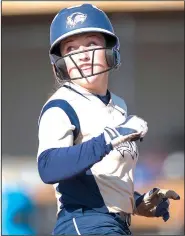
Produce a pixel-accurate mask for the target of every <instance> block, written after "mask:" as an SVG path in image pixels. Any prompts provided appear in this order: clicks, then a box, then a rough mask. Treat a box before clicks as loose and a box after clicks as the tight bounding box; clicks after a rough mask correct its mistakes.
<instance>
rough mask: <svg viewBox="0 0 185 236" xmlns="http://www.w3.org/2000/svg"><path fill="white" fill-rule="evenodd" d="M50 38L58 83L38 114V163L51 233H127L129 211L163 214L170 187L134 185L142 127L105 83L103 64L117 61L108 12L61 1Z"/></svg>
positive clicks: (144, 130) (106, 71) (113, 65)
mask: <svg viewBox="0 0 185 236" xmlns="http://www.w3.org/2000/svg"><path fill="white" fill-rule="evenodd" d="M50 40H51V47H50V51H49V55H50V59H51V63H52V67H53V71H54V74H55V77H56V81H57V83H58V85H59V88H58V89H57V91H56V92H55V93H54V94H53V95H52V96H51V97H50V98H49V100H48V101H47V102H46V103H45V104H44V106H43V108H42V110H41V114H40V117H39V134H38V136H39V148H38V170H39V174H40V177H41V179H42V180H43V182H44V183H46V184H52V185H53V186H54V188H55V191H56V198H57V204H58V212H57V222H56V225H55V228H54V230H53V235H58V234H60V235H83V234H86V235H93V234H94V235H96V234H97V235H98V234H99V235H101V234H102V235H105V234H106V235H108V234H113V235H129V234H131V232H130V230H129V226H130V215H131V214H138V215H142V216H146V217H160V216H161V217H163V219H164V220H165V221H166V220H168V219H169V211H168V207H169V200H168V199H169V198H172V199H179V196H178V194H177V193H175V192H174V191H171V190H165V189H159V188H154V189H152V190H151V191H149V192H148V193H146V194H139V193H138V192H136V191H134V169H135V166H136V162H137V160H138V150H137V145H136V143H137V142H139V140H140V139H142V138H143V137H144V136H145V135H146V133H147V130H148V127H147V123H146V122H145V121H144V120H143V119H141V118H139V117H137V116H134V115H133V116H128V115H127V107H126V104H125V102H124V100H123V99H121V98H119V97H117V96H116V95H114V94H113V93H111V92H110V91H109V90H108V79H109V78H108V77H109V71H110V70H112V69H115V68H118V67H119V66H120V52H119V47H120V45H119V39H118V37H117V36H116V35H115V33H114V30H113V27H112V25H111V23H110V21H109V19H108V17H107V16H106V14H105V13H104V12H103V11H102V10H100V9H98V8H97V7H95V6H93V5H90V4H83V5H80V6H74V7H71V8H66V9H63V10H61V11H60V12H59V13H58V14H57V15H56V16H55V18H54V19H53V21H52V24H51V28H50Z"/></svg>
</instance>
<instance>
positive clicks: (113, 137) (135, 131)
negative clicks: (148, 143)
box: [104, 116, 148, 147]
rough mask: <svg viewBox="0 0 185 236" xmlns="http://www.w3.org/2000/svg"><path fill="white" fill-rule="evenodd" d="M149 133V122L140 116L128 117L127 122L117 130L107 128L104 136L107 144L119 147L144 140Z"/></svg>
mask: <svg viewBox="0 0 185 236" xmlns="http://www.w3.org/2000/svg"><path fill="white" fill-rule="evenodd" d="M147 131H148V126H147V122H146V121H144V120H143V119H141V118H139V117H138V116H128V117H127V119H126V120H125V122H124V123H123V124H121V125H119V126H117V127H115V128H112V127H106V128H105V129H104V135H105V139H106V142H107V143H110V142H111V144H112V145H113V147H116V146H118V145H119V144H120V143H123V142H126V141H136V140H138V139H141V138H143V137H144V136H145V135H146V133H147Z"/></svg>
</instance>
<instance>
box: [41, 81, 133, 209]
mask: <svg viewBox="0 0 185 236" xmlns="http://www.w3.org/2000/svg"><path fill="white" fill-rule="evenodd" d="M55 101H56V103H57V101H63V108H64V109H63V108H61V107H59V106H58V105H54V106H53V105H51V106H49V109H48V108H47V109H45V107H46V106H47V104H55ZM52 102H53V103H52ZM71 108H72V110H71ZM44 109H45V110H44ZM69 114H70V116H69ZM126 116H127V108H126V104H125V102H124V100H123V99H121V98H119V97H118V96H116V95H114V94H113V93H111V98H110V101H109V103H108V104H107V105H106V104H105V103H104V102H102V101H101V99H99V98H98V97H97V96H96V95H94V94H92V93H90V92H88V91H87V90H86V89H84V88H82V87H81V86H79V85H76V84H73V83H69V82H66V83H65V85H64V86H62V87H61V88H60V89H58V90H57V91H56V92H55V93H54V94H53V95H52V97H51V98H50V99H49V100H48V101H47V102H46V104H45V105H44V107H43V110H42V111H41V116H40V122H39V149H38V161H39V158H41V156H42V155H43V153H46V152H47V153H49V152H50V153H51V152H52V151H53V150H54V151H56V150H61V149H62V148H63V149H64V148H65V150H66V156H65V158H66V159H65V160H67V158H68V156H67V155H68V152H70V149H67V147H72V146H73V147H75V146H76V148H78V144H82V143H84V142H86V141H89V140H91V139H92V138H93V137H97V136H99V135H100V134H102V133H103V131H104V128H105V127H106V126H108V127H116V126H118V125H119V124H121V123H123V122H124V121H125V119H126ZM79 148H82V149H83V148H84V147H83V146H82V145H81V146H79ZM86 149H87V148H86ZM48 150H50V151H48ZM95 151H96V150H95ZM80 152H82V153H81V154H80V155H82V156H83V150H80ZM87 152H88V150H86V151H85V153H87ZM47 155H48V154H47ZM53 155H56V154H53ZM73 155H74V154H73ZM76 155H78V153H77V154H76ZM45 156H46V155H45ZM55 157H56V156H55ZM58 158H60V156H59V157H58ZM70 158H71V159H70V160H71V162H70V167H68V168H69V169H70V168H72V169H73V170H72V171H73V172H75V170H76V169H78V159H75V162H74V163H73V157H71V156H70ZM79 158H80V157H79ZM83 158H84V159H83V162H84V161H85V160H86V158H88V159H90V158H91V153H89V154H88V157H87V156H86V157H84V156H83ZM137 159H138V150H137V146H136V143H135V142H125V143H123V144H122V145H121V146H120V147H119V149H117V150H116V149H114V150H111V151H110V152H109V153H108V154H106V155H105V156H104V157H102V158H101V160H99V161H97V162H96V163H95V164H93V165H92V166H90V167H89V168H88V169H85V170H83V171H82V172H81V173H80V174H76V175H74V176H73V177H70V176H69V177H66V178H65V179H61V180H58V181H56V182H55V183H53V186H54V188H55V191H56V197H57V199H58V210H60V209H61V206H62V205H64V206H65V205H68V204H72V205H74V204H79V205H83V206H88V207H90V208H94V209H96V210H99V211H105V209H106V210H107V211H108V212H126V213H133V208H134V179H133V178H134V169H135V166H136V162H137ZM79 162H80V160H79ZM46 165H49V161H47V163H46ZM75 166H76V167H75ZM57 168H59V164H58V166H57ZM60 168H61V172H62V171H66V170H65V168H67V166H66V164H65V161H63V163H62V164H61V165H60ZM53 172H55V169H53ZM69 172H70V171H69ZM102 209H104V210H102Z"/></svg>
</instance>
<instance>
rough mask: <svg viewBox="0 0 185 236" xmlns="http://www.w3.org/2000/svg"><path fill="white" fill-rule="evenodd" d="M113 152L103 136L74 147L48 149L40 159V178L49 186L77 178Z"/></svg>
mask: <svg viewBox="0 0 185 236" xmlns="http://www.w3.org/2000/svg"><path fill="white" fill-rule="evenodd" d="M111 150H112V146H111V144H109V145H107V144H106V142H105V138H104V135H103V134H101V135H100V136H98V137H96V138H93V139H91V140H89V141H87V142H84V143H82V144H78V145H74V146H72V147H64V148H51V149H48V150H46V151H44V152H42V153H41V154H40V156H39V157H38V169H39V174H40V177H41V179H42V181H43V182H44V183H47V184H54V183H57V182H59V181H61V180H65V179H69V178H72V177H75V176H77V175H78V174H80V173H82V172H84V171H86V170H87V169H89V168H90V167H91V166H92V165H94V164H95V163H97V162H99V161H101V160H102V158H103V157H104V156H105V155H106V154H108V153H109V152H110V151H111Z"/></svg>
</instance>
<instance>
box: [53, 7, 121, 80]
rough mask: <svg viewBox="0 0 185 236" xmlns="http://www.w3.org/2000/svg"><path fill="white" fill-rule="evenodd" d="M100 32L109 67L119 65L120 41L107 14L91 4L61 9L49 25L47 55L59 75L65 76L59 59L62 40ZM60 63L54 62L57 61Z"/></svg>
mask: <svg viewBox="0 0 185 236" xmlns="http://www.w3.org/2000/svg"><path fill="white" fill-rule="evenodd" d="M87 32H100V33H102V34H103V35H104V37H105V40H106V59H107V63H108V65H109V66H110V69H112V68H117V67H118V66H119V65H120V53H119V49H120V43H119V39H118V37H117V36H116V35H115V33H114V29H113V27H112V24H111V22H110V20H109V18H108V17H107V15H106V14H105V13H104V12H103V11H102V10H100V9H99V8H97V7H96V6H94V5H91V4H83V5H79V6H74V7H69V8H65V9H63V10H61V11H60V12H59V13H58V14H57V15H56V16H55V17H54V19H53V21H52V23H51V27H50V50H49V56H50V59H51V62H52V64H54V66H55V70H56V72H57V75H59V74H60V75H59V77H63V79H65V78H66V77H67V74H66V68H65V62H64V60H61V58H62V56H61V55H60V44H61V43H62V40H63V39H65V38H67V37H69V36H72V35H75V34H80V33H87ZM59 60H60V63H56V62H57V61H58V62H59ZM64 77H65V78H64Z"/></svg>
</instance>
